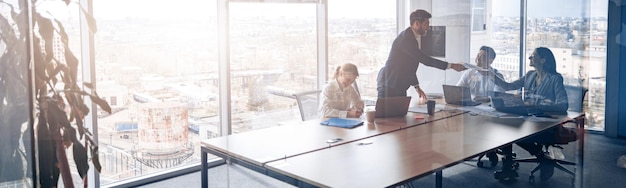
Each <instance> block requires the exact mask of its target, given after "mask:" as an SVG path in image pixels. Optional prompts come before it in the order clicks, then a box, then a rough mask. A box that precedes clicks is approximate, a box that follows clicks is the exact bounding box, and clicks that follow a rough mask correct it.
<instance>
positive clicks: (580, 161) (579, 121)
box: [574, 116, 585, 188]
mask: <svg viewBox="0 0 626 188" xmlns="http://www.w3.org/2000/svg"><path fill="white" fill-rule="evenodd" d="M576 130H577V131H578V133H577V134H578V135H579V136H580V138H578V154H577V157H576V158H577V159H576V179H575V185H574V186H575V187H576V188H581V187H583V166H584V157H585V116H582V117H578V118H576Z"/></svg>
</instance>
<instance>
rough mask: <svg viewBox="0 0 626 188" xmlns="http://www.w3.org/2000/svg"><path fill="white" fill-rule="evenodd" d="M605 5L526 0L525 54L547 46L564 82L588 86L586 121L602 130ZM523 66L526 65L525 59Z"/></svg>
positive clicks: (601, 2)
mask: <svg viewBox="0 0 626 188" xmlns="http://www.w3.org/2000/svg"><path fill="white" fill-rule="evenodd" d="M607 5H608V1H607V0H596V1H592V0H584V1H579V2H578V1H577V2H576V3H572V2H570V1H565V0H547V1H543V0H530V1H528V25H527V29H528V33H527V43H526V51H525V53H526V54H530V53H532V51H533V50H534V49H535V48H537V47H548V48H550V50H551V51H552V52H553V53H554V56H555V58H556V63H557V72H559V73H560V74H561V75H562V76H563V78H564V84H565V85H574V86H584V87H587V88H588V89H589V92H588V93H587V97H586V100H585V102H584V103H583V105H584V107H585V109H584V111H585V112H586V113H588V115H589V116H587V117H588V118H589V121H588V123H587V124H588V126H589V127H590V128H594V129H599V130H603V129H604V101H605V99H604V94H605V93H606V90H605V88H606V81H605V78H606V38H607V36H606V29H607V25H608V24H607V23H608V22H607V16H608V6H607ZM550 7H561V8H559V9H553V8H550ZM565 10H567V11H565ZM525 66H526V67H527V68H529V67H530V66H529V65H528V62H526V65H525Z"/></svg>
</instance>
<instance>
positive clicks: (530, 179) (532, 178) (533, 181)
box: [528, 175, 535, 184]
mask: <svg viewBox="0 0 626 188" xmlns="http://www.w3.org/2000/svg"><path fill="white" fill-rule="evenodd" d="M528 182H530V183H531V184H534V183H535V176H533V175H530V176H528Z"/></svg>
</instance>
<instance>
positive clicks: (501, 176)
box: [493, 171, 519, 181]
mask: <svg viewBox="0 0 626 188" xmlns="http://www.w3.org/2000/svg"><path fill="white" fill-rule="evenodd" d="M516 177H519V175H518V174H517V172H515V171H509V172H502V171H497V172H495V173H493V178H495V179H497V180H500V181H507V180H513V179H514V178H516Z"/></svg>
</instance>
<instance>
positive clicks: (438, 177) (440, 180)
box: [435, 170, 443, 188]
mask: <svg viewBox="0 0 626 188" xmlns="http://www.w3.org/2000/svg"><path fill="white" fill-rule="evenodd" d="M442 184H443V177H442V173H441V170H437V172H435V187H437V188H441V187H442V186H443V185H442Z"/></svg>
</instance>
